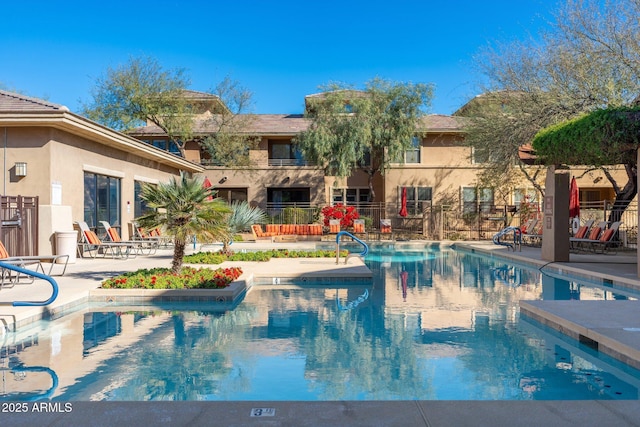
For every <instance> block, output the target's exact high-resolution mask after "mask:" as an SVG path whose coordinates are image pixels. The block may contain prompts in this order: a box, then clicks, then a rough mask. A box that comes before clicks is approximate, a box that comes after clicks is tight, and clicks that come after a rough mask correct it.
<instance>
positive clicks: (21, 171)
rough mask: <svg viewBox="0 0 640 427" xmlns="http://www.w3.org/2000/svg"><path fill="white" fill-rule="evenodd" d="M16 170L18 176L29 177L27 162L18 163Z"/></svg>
mask: <svg viewBox="0 0 640 427" xmlns="http://www.w3.org/2000/svg"><path fill="white" fill-rule="evenodd" d="M15 168H16V169H15V172H16V176H27V163H26V162H16V165H15Z"/></svg>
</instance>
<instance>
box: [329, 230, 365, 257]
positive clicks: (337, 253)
mask: <svg viewBox="0 0 640 427" xmlns="http://www.w3.org/2000/svg"><path fill="white" fill-rule="evenodd" d="M342 236H349V237H351V238H352V239H353V241H354V242H358V243H360V244H361V245H362V252H360V253H359V254H349V255H347V257H346V258H345V260H344V263H345V264H346V263H347V261H349V257H350V256H362V257H364V256H366V255H367V254H368V253H369V246H368V245H367V244H366V243H365V242H363V241H362V240H360V239H358V238H357V237H356V236H354V235H353V234H351V233H349V232H348V231H340V232H338V234H336V264H339V263H340V238H341V237H342Z"/></svg>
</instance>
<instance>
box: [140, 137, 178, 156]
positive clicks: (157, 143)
mask: <svg viewBox="0 0 640 427" xmlns="http://www.w3.org/2000/svg"><path fill="white" fill-rule="evenodd" d="M143 142H146V143H147V144H151V145H153V146H154V147H156V148H159V149H161V150H164V151H168V152H169V153H173V154H177V155H180V149H179V148H178V146H177V145H176V143H175V142H173V141H169V140H168V139H154V140H151V141H149V140H143Z"/></svg>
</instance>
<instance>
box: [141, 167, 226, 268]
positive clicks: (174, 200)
mask: <svg viewBox="0 0 640 427" xmlns="http://www.w3.org/2000/svg"><path fill="white" fill-rule="evenodd" d="M214 192H215V190H213V189H211V188H205V187H204V186H203V179H201V178H199V177H196V178H189V177H188V176H187V174H185V173H181V174H180V178H179V179H178V178H176V177H171V179H170V180H169V182H168V183H161V184H159V185H152V184H146V183H145V184H143V187H142V192H141V194H140V197H141V198H142V200H144V201H145V202H146V204H147V207H149V208H150V209H152V210H151V211H150V212H148V213H146V214H145V215H142V216H141V217H139V218H136V221H138V222H139V224H140V225H141V226H142V227H147V228H155V227H161V228H162V229H164V230H165V231H166V233H167V234H168V235H170V236H172V238H173V259H172V261H171V270H172V271H173V272H174V273H180V270H181V269H182V262H183V259H184V254H185V247H186V244H187V240H188V239H190V238H191V237H192V236H195V237H196V238H197V239H199V240H202V241H214V240H223V241H224V239H225V238H226V237H227V234H228V232H227V227H228V225H227V220H228V216H229V214H230V213H231V209H229V206H228V205H227V204H226V202H225V201H224V200H222V199H213V198H212V197H213V193H214Z"/></svg>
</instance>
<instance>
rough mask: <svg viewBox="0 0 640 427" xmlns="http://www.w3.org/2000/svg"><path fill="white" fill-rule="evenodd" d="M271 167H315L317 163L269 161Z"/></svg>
mask: <svg viewBox="0 0 640 427" xmlns="http://www.w3.org/2000/svg"><path fill="white" fill-rule="evenodd" d="M268 165H269V166H315V165H316V164H315V163H312V162H309V161H307V160H304V159H269V160H268Z"/></svg>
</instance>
